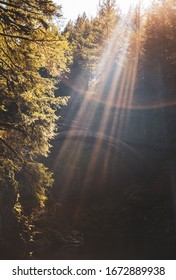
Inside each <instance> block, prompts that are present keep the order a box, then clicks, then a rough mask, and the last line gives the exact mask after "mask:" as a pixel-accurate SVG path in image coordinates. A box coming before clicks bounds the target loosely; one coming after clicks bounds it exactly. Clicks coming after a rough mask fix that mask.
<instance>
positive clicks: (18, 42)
mask: <svg viewBox="0 0 176 280" xmlns="http://www.w3.org/2000/svg"><path fill="white" fill-rule="evenodd" d="M0 15H1V22H0V91H1V96H0V174H1V175H0V176H1V183H0V184H1V187H2V186H3V185H4V184H5V185H6V188H11V189H13V192H14V195H15V196H16V197H17V196H20V202H21V204H22V206H24V207H25V205H23V204H25V203H24V202H26V199H25V198H24V197H25V196H26V197H27V196H30V198H31V200H30V203H28V207H27V208H28V211H29V209H32V208H33V207H36V206H37V205H39V206H44V203H45V200H46V189H47V187H48V186H51V185H52V183H53V179H52V175H51V173H50V171H49V170H48V169H47V168H46V167H45V166H44V165H43V164H41V163H39V162H38V158H39V157H41V156H47V155H48V153H49V148H50V140H51V139H52V138H53V137H54V136H55V134H56V124H55V121H56V119H57V117H56V114H55V113H56V110H57V108H58V107H60V106H62V105H65V104H66V102H67V98H63V97H61V96H59V97H57V98H56V97H55V94H54V91H55V85H56V83H58V81H59V80H60V78H61V76H62V75H63V74H64V73H65V72H67V71H68V64H69V63H70V62H71V48H70V46H69V43H68V41H67V39H66V38H65V37H64V36H62V35H61V33H60V32H59V31H58V29H57V28H56V27H55V26H54V25H53V19H54V18H55V17H58V18H59V17H60V16H61V9H60V6H56V5H55V4H53V2H52V1H50V0H32V1H28V0H23V1H19V0H16V1H10V0H8V1H0ZM1 189H3V188H1ZM2 195H3V194H2ZM9 200H10V198H9ZM1 208H3V205H1Z"/></svg>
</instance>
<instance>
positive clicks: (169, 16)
mask: <svg viewBox="0 0 176 280" xmlns="http://www.w3.org/2000/svg"><path fill="white" fill-rule="evenodd" d="M175 20H176V6H175V1H173V0H171V1H170V0H166V1H161V0H158V1H155V2H154V3H153V4H152V6H151V7H150V9H149V10H148V12H147V15H146V21H145V26H144V29H143V40H142V47H143V49H142V59H141V74H140V77H139V78H140V84H141V86H142V87H141V89H142V91H143V92H144V93H145V94H146V95H150V94H151V95H152V97H153V98H155V99H163V98H164V99H167V98H168V99H169V98H173V97H174V94H175V86H176V84H175V81H176V76H175V73H176V50H175V45H176V28H175Z"/></svg>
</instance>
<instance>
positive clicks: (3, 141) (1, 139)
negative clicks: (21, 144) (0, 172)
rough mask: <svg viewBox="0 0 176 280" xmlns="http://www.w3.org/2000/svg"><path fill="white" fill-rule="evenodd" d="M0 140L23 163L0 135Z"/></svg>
mask: <svg viewBox="0 0 176 280" xmlns="http://www.w3.org/2000/svg"><path fill="white" fill-rule="evenodd" d="M0 141H1V142H2V143H3V144H4V145H5V146H6V147H7V148H8V149H9V150H10V151H12V152H13V153H14V154H15V155H16V157H17V158H18V159H19V160H20V161H21V162H22V163H23V162H24V161H23V159H22V158H21V157H20V156H19V155H18V154H17V152H16V151H15V150H14V149H13V148H12V147H11V146H10V145H9V144H8V143H7V142H6V141H5V140H4V139H3V138H2V137H0Z"/></svg>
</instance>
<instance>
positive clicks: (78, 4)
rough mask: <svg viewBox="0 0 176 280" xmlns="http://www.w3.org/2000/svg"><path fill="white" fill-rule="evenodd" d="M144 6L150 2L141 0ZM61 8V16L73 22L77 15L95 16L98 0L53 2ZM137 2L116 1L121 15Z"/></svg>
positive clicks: (55, 0)
mask: <svg viewBox="0 0 176 280" xmlns="http://www.w3.org/2000/svg"><path fill="white" fill-rule="evenodd" d="M142 1H143V2H144V3H145V5H147V4H149V3H150V2H151V0H142ZM54 2H56V3H57V4H59V5H61V6H62V12H63V16H64V18H65V19H66V21H68V20H70V19H71V20H75V19H76V18H77V16H78V14H82V13H83V12H86V14H87V15H88V16H95V15H96V12H97V7H98V3H99V0H54ZM137 2H139V0H117V3H118V5H119V7H120V9H121V10H122V12H123V13H125V12H127V11H128V9H129V7H130V5H131V4H136V3H137Z"/></svg>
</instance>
